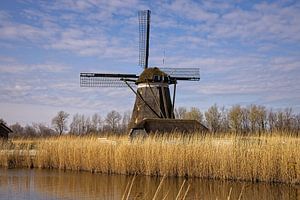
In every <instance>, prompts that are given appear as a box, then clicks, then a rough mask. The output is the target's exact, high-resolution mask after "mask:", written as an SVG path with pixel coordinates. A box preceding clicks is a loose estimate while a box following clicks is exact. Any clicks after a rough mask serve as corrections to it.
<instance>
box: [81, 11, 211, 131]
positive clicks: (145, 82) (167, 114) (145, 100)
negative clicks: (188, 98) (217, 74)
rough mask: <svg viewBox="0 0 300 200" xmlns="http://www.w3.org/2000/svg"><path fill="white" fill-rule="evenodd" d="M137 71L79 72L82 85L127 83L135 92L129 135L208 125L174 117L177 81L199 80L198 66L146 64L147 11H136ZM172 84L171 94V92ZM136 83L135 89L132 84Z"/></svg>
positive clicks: (201, 128) (118, 84)
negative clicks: (137, 73)
mask: <svg viewBox="0 0 300 200" xmlns="http://www.w3.org/2000/svg"><path fill="white" fill-rule="evenodd" d="M139 32H140V34H139V39H140V42H139V44H140V45H139V46H140V56H139V63H140V66H142V67H143V68H144V70H143V72H142V73H141V74H140V75H135V74H100V73H81V74H80V85H81V86H82V87H124V86H128V87H129V88H130V89H131V90H132V92H133V93H134V94H135V95H136V100H135V104H134V107H133V111H132V116H131V122H130V124H129V129H130V130H129V133H130V135H131V136H132V135H137V134H140V133H145V134H148V133H150V132H174V131H178V132H195V131H197V132H206V131H207V128H206V127H205V126H203V125H202V124H200V123H199V122H198V121H196V120H182V119H180V120H179V119H175V115H174V104H175V94H176V85H177V81H199V80H200V75H199V69H198V68H158V67H148V57H149V35H150V11H149V10H145V11H140V12H139ZM170 85H173V89H174V90H173V97H172V98H171V95H170ZM135 86H136V87H137V89H135V88H134V87H135Z"/></svg>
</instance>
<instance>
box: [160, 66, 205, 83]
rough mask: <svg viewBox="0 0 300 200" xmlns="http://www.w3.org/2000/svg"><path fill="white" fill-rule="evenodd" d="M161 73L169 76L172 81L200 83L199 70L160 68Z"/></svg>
mask: <svg viewBox="0 0 300 200" xmlns="http://www.w3.org/2000/svg"><path fill="white" fill-rule="evenodd" d="M160 70H161V71H163V72H165V73H166V74H168V75H169V76H170V77H171V78H172V79H176V80H184V81H199V80H200V71H199V68H160Z"/></svg>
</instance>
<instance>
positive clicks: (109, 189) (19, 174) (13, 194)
mask: <svg viewBox="0 0 300 200" xmlns="http://www.w3.org/2000/svg"><path fill="white" fill-rule="evenodd" d="M131 180H132V176H121V175H110V176H108V175H103V174H92V173H89V172H70V171H67V172H63V171H57V170H37V169H34V170H29V169H9V170H6V169H0V199H1V200H2V199H3V200H5V199H32V200H36V199H49V200H54V199H62V200H69V199H70V200H71V199H72V200H73V199H75V200H76V199H108V200H110V199H111V200H114V199H121V198H122V196H123V194H124V191H125V188H126V186H127V184H128V183H130V182H131ZM160 180H161V178H157V177H146V176H137V177H136V179H135V181H134V183H133V187H132V191H131V193H130V199H152V197H153V196H154V194H155V192H156V189H157V187H158V185H159V183H160ZM183 181H184V179H182V178H166V179H165V181H164V182H163V184H162V187H161V190H160V192H159V193H158V198H157V199H163V198H164V197H165V196H166V199H175V198H176V196H177V194H178V191H179V190H180V187H181V185H182V183H183ZM188 185H190V188H189V191H188V193H187V196H186V199H214V200H215V199H227V197H228V196H229V195H230V197H231V198H230V199H238V198H239V196H240V195H242V199H300V194H299V193H300V188H299V186H288V185H283V184H272V185H270V184H266V183H259V184H250V183H242V182H229V181H215V180H214V181H213V180H202V179H190V180H188V181H187V182H186V183H185V185H184V187H183V189H182V193H181V194H182V196H183V195H184V193H185V192H186V190H187V188H188ZM230 191H231V192H230ZM182 196H181V197H182Z"/></svg>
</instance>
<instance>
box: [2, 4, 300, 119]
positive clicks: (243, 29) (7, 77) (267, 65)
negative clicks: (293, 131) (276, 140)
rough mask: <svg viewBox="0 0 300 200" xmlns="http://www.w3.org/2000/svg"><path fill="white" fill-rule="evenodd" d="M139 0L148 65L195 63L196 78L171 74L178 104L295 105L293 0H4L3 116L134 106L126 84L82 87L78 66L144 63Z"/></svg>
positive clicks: (299, 11)
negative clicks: (146, 25)
mask: <svg viewBox="0 0 300 200" xmlns="http://www.w3.org/2000/svg"><path fill="white" fill-rule="evenodd" d="M145 9H150V10H151V30H150V58H149V59H150V60H149V65H150V66H157V67H174V68H177V67H180V68H186V67H187V68H188V67H198V68H200V76H201V80H200V81H199V82H192V81H186V82H180V83H179V84H178V87H177V93H176V106H177V107H178V106H185V107H198V108H199V109H200V110H202V111H205V110H207V109H208V108H209V107H210V106H212V105H213V104H215V103H216V104H217V105H219V106H225V107H227V108H230V107H231V106H232V105H236V104H240V105H242V106H248V105H251V104H258V105H262V106H265V107H266V108H272V109H274V110H276V109H277V110H278V109H284V108H286V107H291V108H293V110H294V112H296V113H299V112H300V1H289V0H286V1H284V0H279V1H246V0H245V1H243V0H235V1H230V0H229V1H215V0H212V1H196V0H194V1H193V0H175V1H169V0H166V1H139V0H109V1H104V0H53V1H34V0H15V1H13V0H1V3H0V85H1V87H0V118H3V119H4V120H6V121H7V122H8V124H12V123H15V122H19V123H21V124H24V125H25V124H31V123H33V122H36V123H46V124H50V122H51V119H52V118H53V117H54V116H55V114H56V113H57V112H58V111H60V110H64V111H66V112H68V113H70V114H71V115H73V114H75V113H80V114H86V115H91V114H93V113H98V114H100V115H101V116H103V117H105V115H106V114H107V113H108V112H109V111H111V110H117V111H119V112H120V113H123V112H126V111H131V110H132V108H133V104H134V100H135V96H134V94H133V93H132V92H131V91H130V89H129V88H81V87H80V85H79V74H80V72H99V73H101V72H102V73H103V72H106V73H134V74H139V73H141V71H142V69H141V68H140V67H139V66H138V56H139V49H138V17H137V16H138V10H145Z"/></svg>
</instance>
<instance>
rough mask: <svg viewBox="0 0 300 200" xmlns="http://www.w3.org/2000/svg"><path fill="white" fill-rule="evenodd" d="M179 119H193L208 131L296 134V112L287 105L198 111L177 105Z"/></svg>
mask: <svg viewBox="0 0 300 200" xmlns="http://www.w3.org/2000/svg"><path fill="white" fill-rule="evenodd" d="M175 116H176V118H179V119H196V120H199V121H200V122H201V123H203V124H204V125H206V126H207V127H208V128H209V129H210V131H211V132H212V133H221V132H222V133H227V132H233V133H237V134H256V133H258V134H261V133H265V132H268V133H274V132H277V133H280V132H281V133H290V134H295V135H299V132H300V114H294V113H293V111H292V109H291V108H285V109H283V110H277V111H274V110H272V109H267V108H266V107H264V106H258V105H250V106H246V107H242V106H240V105H234V106H232V107H231V108H229V109H226V108H225V107H218V106H217V105H216V104H214V105H212V106H211V107H210V108H208V110H207V111H205V112H204V113H202V112H201V111H200V110H199V109H198V108H191V109H190V110H187V109H186V108H184V107H179V108H177V109H176V110H175Z"/></svg>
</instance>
